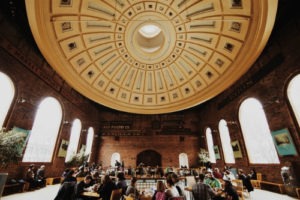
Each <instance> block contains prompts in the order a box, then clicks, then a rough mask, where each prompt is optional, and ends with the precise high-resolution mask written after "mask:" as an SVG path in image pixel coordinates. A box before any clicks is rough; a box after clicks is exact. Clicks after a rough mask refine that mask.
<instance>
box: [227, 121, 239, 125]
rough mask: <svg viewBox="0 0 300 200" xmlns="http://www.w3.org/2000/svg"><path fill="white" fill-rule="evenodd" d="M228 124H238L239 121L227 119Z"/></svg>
mask: <svg viewBox="0 0 300 200" xmlns="http://www.w3.org/2000/svg"><path fill="white" fill-rule="evenodd" d="M227 124H229V125H234V124H237V122H236V121H227Z"/></svg>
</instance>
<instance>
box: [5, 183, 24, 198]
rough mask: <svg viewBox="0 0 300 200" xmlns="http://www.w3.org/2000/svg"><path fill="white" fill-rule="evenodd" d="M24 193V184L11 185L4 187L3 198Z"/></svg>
mask: <svg viewBox="0 0 300 200" xmlns="http://www.w3.org/2000/svg"><path fill="white" fill-rule="evenodd" d="M19 192H23V184H21V183H10V184H6V185H5V186H4V190H3V196H5V195H9V194H14V193H19Z"/></svg>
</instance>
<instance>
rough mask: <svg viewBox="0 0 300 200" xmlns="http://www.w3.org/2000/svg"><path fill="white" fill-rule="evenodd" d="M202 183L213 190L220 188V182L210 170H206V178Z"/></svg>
mask: <svg viewBox="0 0 300 200" xmlns="http://www.w3.org/2000/svg"><path fill="white" fill-rule="evenodd" d="M204 183H205V184H207V185H209V186H210V187H211V188H213V189H215V190H218V189H221V188H222V185H221V183H220V181H219V180H218V179H216V178H215V177H214V176H213V174H212V171H211V170H210V169H209V170H207V173H206V176H205V178H204Z"/></svg>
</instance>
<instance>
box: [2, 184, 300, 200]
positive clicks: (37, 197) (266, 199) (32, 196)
mask: <svg viewBox="0 0 300 200" xmlns="http://www.w3.org/2000/svg"><path fill="white" fill-rule="evenodd" d="M59 186H60V185H59V184H56V185H48V186H47V187H45V188H42V189H39V190H35V191H31V192H24V193H18V194H13V195H8V196H4V197H2V198H1V200H53V199H54V197H55V195H56V193H57V191H58V188H59ZM295 199H297V198H292V197H290V196H287V195H281V194H277V193H273V192H268V191H265V190H259V189H255V191H253V192H251V193H250V196H248V195H245V200H295Z"/></svg>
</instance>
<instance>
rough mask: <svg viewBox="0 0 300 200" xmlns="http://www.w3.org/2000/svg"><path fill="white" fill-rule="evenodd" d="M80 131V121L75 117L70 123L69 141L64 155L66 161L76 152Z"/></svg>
mask: <svg viewBox="0 0 300 200" xmlns="http://www.w3.org/2000/svg"><path fill="white" fill-rule="evenodd" d="M80 132H81V121H80V120H79V119H75V120H74V121H73V123H72V128H71V136H70V142H69V146H68V150H67V155H66V162H68V161H70V160H72V158H73V156H74V155H76V153H77V150H78V143H79V138H80Z"/></svg>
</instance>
